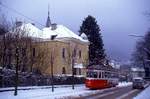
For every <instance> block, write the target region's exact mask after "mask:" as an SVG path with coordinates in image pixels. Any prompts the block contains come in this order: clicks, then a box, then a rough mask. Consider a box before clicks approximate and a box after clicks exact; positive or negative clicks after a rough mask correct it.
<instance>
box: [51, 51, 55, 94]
mask: <svg viewBox="0 0 150 99" xmlns="http://www.w3.org/2000/svg"><path fill="white" fill-rule="evenodd" d="M53 53H54V49H53V50H52V51H51V58H50V59H51V80H52V81H51V85H52V92H54V73H53V65H54V56H53Z"/></svg>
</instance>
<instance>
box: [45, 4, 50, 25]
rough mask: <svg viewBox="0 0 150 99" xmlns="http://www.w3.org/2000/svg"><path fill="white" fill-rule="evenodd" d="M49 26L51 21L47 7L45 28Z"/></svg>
mask: <svg viewBox="0 0 150 99" xmlns="http://www.w3.org/2000/svg"><path fill="white" fill-rule="evenodd" d="M50 26H51V20H50V13H49V5H48V17H47V21H46V27H50Z"/></svg>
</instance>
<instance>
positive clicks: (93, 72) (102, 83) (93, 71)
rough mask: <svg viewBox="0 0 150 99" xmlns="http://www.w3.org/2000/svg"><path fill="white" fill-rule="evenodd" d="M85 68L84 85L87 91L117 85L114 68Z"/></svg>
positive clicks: (116, 74)
mask: <svg viewBox="0 0 150 99" xmlns="http://www.w3.org/2000/svg"><path fill="white" fill-rule="evenodd" d="M94 67H95V66H92V67H90V68H87V71H86V80H85V85H86V87H87V88H89V89H103V88H109V87H115V86H116V85H118V80H119V79H118V72H117V70H116V69H114V68H107V67H105V68H94Z"/></svg>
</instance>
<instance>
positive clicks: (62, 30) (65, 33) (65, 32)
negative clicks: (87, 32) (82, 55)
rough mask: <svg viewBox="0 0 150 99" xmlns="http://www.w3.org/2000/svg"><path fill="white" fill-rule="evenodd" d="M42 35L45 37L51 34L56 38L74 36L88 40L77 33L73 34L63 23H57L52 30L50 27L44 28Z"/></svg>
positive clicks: (81, 39)
mask: <svg viewBox="0 0 150 99" xmlns="http://www.w3.org/2000/svg"><path fill="white" fill-rule="evenodd" d="M43 35H44V38H46V39H47V38H49V37H50V36H52V35H57V36H56V39H59V38H75V39H78V40H80V41H83V42H88V41H87V40H84V39H83V38H81V37H80V36H78V35H77V34H75V33H74V32H72V31H71V30H69V29H68V28H67V27H65V26H63V25H57V28H56V29H55V30H52V29H51V28H44V29H43Z"/></svg>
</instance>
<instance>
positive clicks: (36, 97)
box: [0, 82, 131, 99]
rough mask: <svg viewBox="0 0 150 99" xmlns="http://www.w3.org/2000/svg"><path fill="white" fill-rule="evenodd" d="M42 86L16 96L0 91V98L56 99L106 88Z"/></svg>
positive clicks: (84, 94)
mask: <svg viewBox="0 0 150 99" xmlns="http://www.w3.org/2000/svg"><path fill="white" fill-rule="evenodd" d="M129 85H131V83H127V82H122V83H119V85H118V86H117V87H124V86H129ZM44 87H45V86H44ZM44 87H41V86H40V87H39V88H38V87H35V89H34V87H33V89H32V90H19V91H18V95H17V96H14V91H6V92H0V99H58V98H61V99H64V98H65V99H67V98H68V97H80V96H87V95H91V94H94V93H98V92H103V91H104V90H106V89H102V90H89V89H88V88H86V87H85V86H84V85H75V89H74V90H72V87H71V86H70V85H67V86H64V85H63V86H59V87H58V86H56V88H55V89H54V92H52V91H51V87H50V86H49V88H48V87H45V88H44ZM28 88H31V87H28ZM113 88H115V87H113ZM3 89H4V88H3ZM7 89H8V88H7ZM20 89H21V88H20ZM1 90H2V89H1Z"/></svg>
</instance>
